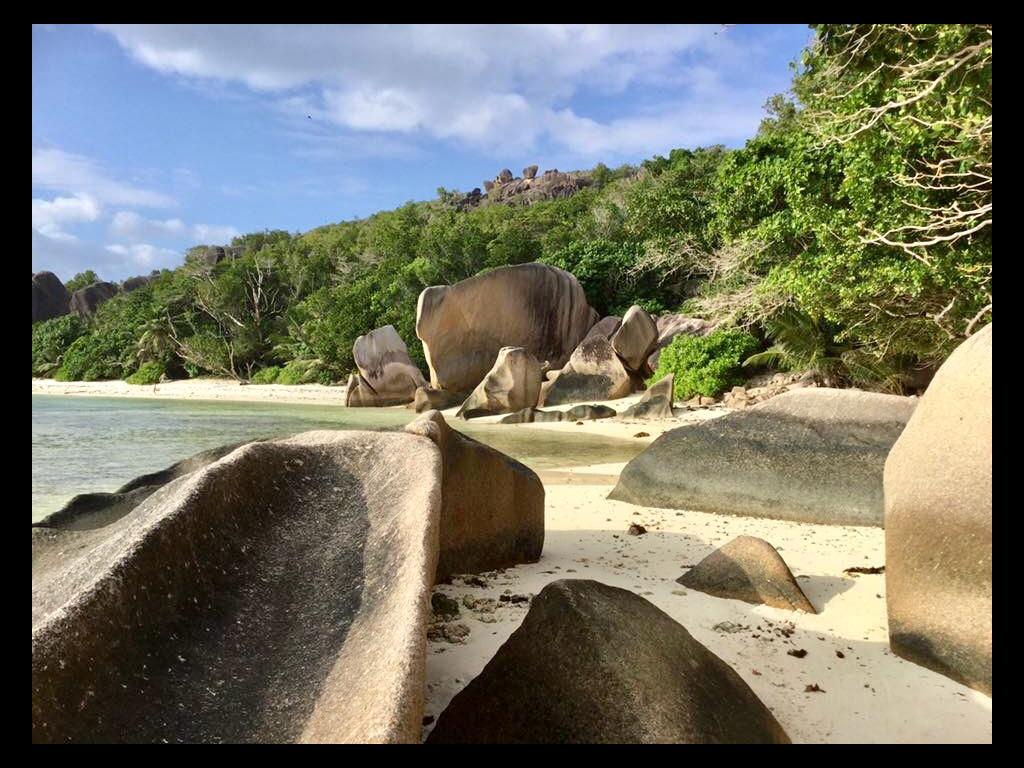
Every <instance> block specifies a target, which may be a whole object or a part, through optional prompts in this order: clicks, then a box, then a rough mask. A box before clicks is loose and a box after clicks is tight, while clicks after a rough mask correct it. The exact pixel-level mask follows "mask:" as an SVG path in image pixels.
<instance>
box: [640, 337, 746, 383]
mask: <svg viewBox="0 0 1024 768" xmlns="http://www.w3.org/2000/svg"><path fill="white" fill-rule="evenodd" d="M757 346H758V342H757V339H756V338H754V337H753V336H752V335H751V334H749V333H747V332H745V331H741V330H737V329H729V330H717V331H713V332H712V333H709V334H708V335H707V336H689V335H684V334H680V335H678V336H676V337H675V338H674V339H672V343H671V344H669V345H668V346H667V347H665V349H663V350H662V351H661V355H660V357H659V358H658V369H657V370H656V371H655V372H654V375H653V376H652V377H651V378H650V379H649V380H648V384H654V383H655V382H656V381H658V380H659V379H662V378H664V377H665V376H667V375H668V374H670V373H674V374H675V396H676V397H677V398H679V399H682V400H686V399H689V398H691V397H693V396H694V395H704V396H705V397H717V396H718V395H719V394H721V393H722V392H724V391H725V390H727V389H729V388H731V387H734V386H737V385H738V384H741V383H742V382H743V377H742V372H741V365H742V363H743V360H744V359H746V358H747V357H748V356H749V355H750V353H751V352H753V351H754V350H755V349H757Z"/></svg>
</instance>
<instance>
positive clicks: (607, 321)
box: [583, 315, 622, 341]
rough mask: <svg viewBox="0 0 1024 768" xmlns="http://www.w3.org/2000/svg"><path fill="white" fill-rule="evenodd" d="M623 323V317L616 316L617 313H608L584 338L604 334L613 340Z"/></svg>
mask: <svg viewBox="0 0 1024 768" xmlns="http://www.w3.org/2000/svg"><path fill="white" fill-rule="evenodd" d="M620 325H622V318H621V317H616V316H615V315H608V317H602V318H601V319H600V320H598V321H597V322H596V323H594V326H593V327H592V328H591V329H590V330H589V331H587V335H586V336H584V337H583V338H584V340H586V339H589V338H590V337H591V336H603V337H604V338H606V339H608V340H609V341H611V339H612V336H614V335H615V332H616V331H617V330H619V326H620Z"/></svg>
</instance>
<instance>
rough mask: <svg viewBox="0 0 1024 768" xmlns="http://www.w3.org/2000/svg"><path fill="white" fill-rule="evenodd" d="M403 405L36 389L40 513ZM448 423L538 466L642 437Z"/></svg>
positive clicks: (592, 458) (36, 501)
mask: <svg viewBox="0 0 1024 768" xmlns="http://www.w3.org/2000/svg"><path fill="white" fill-rule="evenodd" d="M415 415H416V414H414V413H413V412H412V411H410V410H406V409H404V408H343V407H339V406H316V405H280V404H269V403H224V402H200V401H194V400H189V401H185V400H143V399H139V400H133V399H130V398H105V397H102V398H101V397H72V396H60V395H32V520H33V521H35V520H39V519H41V518H43V517H45V516H46V515H48V514H49V513H51V512H53V511H55V510H57V509H60V508H61V507H62V506H63V505H64V504H65V503H66V502H67V501H68V500H69V499H70V498H71V497H72V496H74V495H75V494H76V493H85V492H89V491H113V490H115V489H117V488H118V487H120V486H121V485H124V484H125V483H127V482H128V481H129V480H131V479H132V478H134V477H137V476H139V475H142V474H145V473H147V472H155V471H157V470H160V469H163V468H164V467H167V466H169V465H170V464H173V463H174V462H176V461H179V460H181V459H184V458H186V457H188V456H191V455H192V454H194V453H198V452H199V451H203V450H206V449H208V448H215V447H217V446H219V445H225V444H227V443H234V442H239V441H242V440H247V439H255V438H260V437H277V436H281V435H289V434H294V433H296V432H305V431H307V430H311V429H370V430H379V429H398V428H400V427H402V426H403V425H405V424H406V423H408V422H409V421H410V420H412V419H413V418H415ZM449 423H451V424H452V426H455V427H457V428H458V429H460V430H461V431H463V432H465V433H467V434H470V435H472V436H473V437H475V438H476V439H478V440H480V441H482V442H485V443H487V444H488V445H492V446H494V447H495V448H497V449H498V450H500V451H503V452H505V453H507V454H509V455H510V456H514V457H515V458H517V459H519V460H520V461H522V462H523V463H525V464H527V465H529V466H531V467H533V468H534V469H549V468H552V467H562V466H572V465H580V464H595V463H604V462H613V461H628V460H629V459H631V458H632V457H633V456H635V455H636V454H637V453H639V451H640V449H641V448H642V447H643V446H642V445H637V444H635V443H634V442H630V441H626V440H617V439H613V438H605V437H597V436H592V435H591V436H588V435H582V434H565V435H563V434H561V433H557V432H549V431H542V430H522V429H515V428H511V427H508V426H505V427H502V426H500V425H486V424H473V423H472V422H470V423H468V424H464V423H462V422H455V421H454V420H451V421H450V422H449Z"/></svg>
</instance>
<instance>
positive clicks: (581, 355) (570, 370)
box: [541, 336, 635, 405]
mask: <svg viewBox="0 0 1024 768" xmlns="http://www.w3.org/2000/svg"><path fill="white" fill-rule="evenodd" d="M634 386H635V382H634V380H633V378H632V377H631V376H630V374H629V371H627V370H626V369H625V367H624V366H623V365H622V361H621V360H619V356H618V355H616V354H615V350H614V349H612V345H611V342H610V341H608V340H607V339H606V338H604V337H603V336H591V337H590V338H588V339H585V340H584V341H583V342H582V343H581V344H580V345H579V346H578V347H577V348H576V349H575V350H574V351H573V353H572V357H570V358H569V362H567V363H566V364H565V366H564V367H563V368H562V372H561V373H560V374H559V375H558V378H557V379H555V381H554V382H553V383H552V385H551V387H550V388H549V389H548V390H547V392H546V393H545V395H544V402H543V403H541V405H563V404H566V403H578V402H580V401H581V400H614V399H616V398H619V397H625V396H626V395H628V394H630V393H631V392H632V391H633V387H634Z"/></svg>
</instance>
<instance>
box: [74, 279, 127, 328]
mask: <svg viewBox="0 0 1024 768" xmlns="http://www.w3.org/2000/svg"><path fill="white" fill-rule="evenodd" d="M117 292H118V288H117V286H116V285H114V284H113V283H93V284H92V285H87V286H85V287H84V288H79V289H78V290H77V291H75V292H74V293H73V294H72V295H71V302H70V310H71V312H73V313H74V314H76V315H78V316H79V317H80V318H82V319H83V320H86V319H88V318H90V317H92V316H93V315H95V314H96V310H97V309H98V308H99V306H100V304H102V303H103V302H105V301H109V300H110V299H112V298H114V297H115V296H116V295H117Z"/></svg>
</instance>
